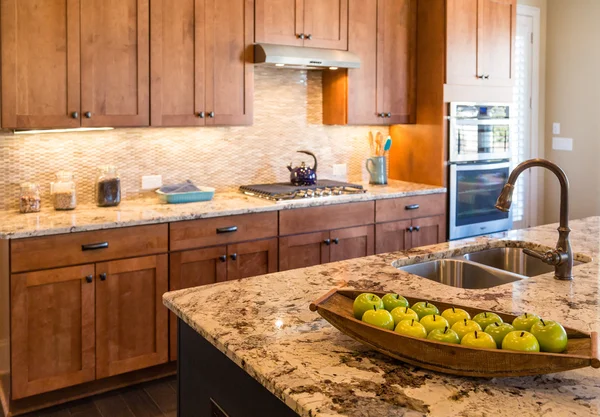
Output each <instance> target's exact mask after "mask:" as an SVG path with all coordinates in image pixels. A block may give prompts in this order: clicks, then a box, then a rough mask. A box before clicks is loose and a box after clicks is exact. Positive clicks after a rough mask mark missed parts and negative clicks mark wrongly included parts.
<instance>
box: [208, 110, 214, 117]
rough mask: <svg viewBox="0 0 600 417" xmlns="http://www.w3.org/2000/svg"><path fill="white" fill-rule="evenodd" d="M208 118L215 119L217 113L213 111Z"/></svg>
mask: <svg viewBox="0 0 600 417" xmlns="http://www.w3.org/2000/svg"><path fill="white" fill-rule="evenodd" d="M208 117H210V118H211V119H212V118H213V117H215V112H214V111H211V112H210V113H208Z"/></svg>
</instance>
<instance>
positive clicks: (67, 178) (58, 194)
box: [50, 171, 77, 210]
mask: <svg viewBox="0 0 600 417" xmlns="http://www.w3.org/2000/svg"><path fill="white" fill-rule="evenodd" d="M50 193H51V194H52V201H53V202H54V209H55V210H73V209H74V208H75V207H76V206H77V194H76V191H75V180H74V178H73V173H72V172H69V171H59V172H57V173H56V181H55V182H52V183H50Z"/></svg>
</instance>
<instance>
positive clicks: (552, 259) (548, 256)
mask: <svg viewBox="0 0 600 417" xmlns="http://www.w3.org/2000/svg"><path fill="white" fill-rule="evenodd" d="M523 253H525V254H526V255H529V256H532V257H534V258H537V259H539V260H541V261H542V262H544V263H546V264H548V265H554V266H558V265H562V264H563V263H564V262H567V261H568V259H569V255H568V254H566V253H564V252H559V251H558V250H549V251H547V252H545V253H541V252H537V251H534V250H531V249H523Z"/></svg>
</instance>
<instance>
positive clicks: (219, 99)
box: [151, 0, 254, 126]
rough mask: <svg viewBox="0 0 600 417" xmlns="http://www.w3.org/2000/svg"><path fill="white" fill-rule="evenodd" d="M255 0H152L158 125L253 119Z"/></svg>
mask: <svg viewBox="0 0 600 417" xmlns="http://www.w3.org/2000/svg"><path fill="white" fill-rule="evenodd" d="M253 14H254V7H253V1H251V0H168V1H167V0H152V17H151V26H152V34H151V55H152V65H151V66H152V71H151V72H152V82H151V91H152V106H151V108H152V120H151V124H152V126H204V125H246V124H251V123H252V96H253V60H254V58H253V48H252V38H253V27H254V24H253V23H254V22H253Z"/></svg>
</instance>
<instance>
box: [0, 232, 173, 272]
mask: <svg viewBox="0 0 600 417" xmlns="http://www.w3.org/2000/svg"><path fill="white" fill-rule="evenodd" d="M168 241H169V239H168V226H167V225H166V224H157V225H151V226H136V227H125V228H121V229H110V230H98V231H94V232H82V233H71V234H66V235H57V236H45V237H39V238H30V239H16V240H13V241H11V248H10V253H11V271H12V272H22V271H35V270H38V269H47V268H55V267H60V266H68V265H78V264H84V263H94V262H99V261H107V260H111V259H120V258H130V257H134V256H145V255H153V254H157V253H165V252H167V251H168V250H169V248H168Z"/></svg>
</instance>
